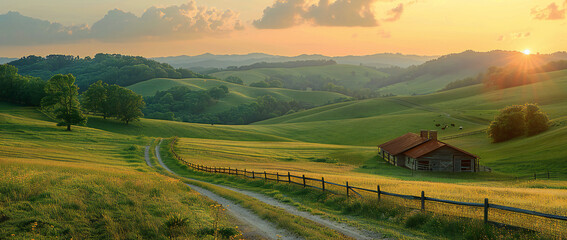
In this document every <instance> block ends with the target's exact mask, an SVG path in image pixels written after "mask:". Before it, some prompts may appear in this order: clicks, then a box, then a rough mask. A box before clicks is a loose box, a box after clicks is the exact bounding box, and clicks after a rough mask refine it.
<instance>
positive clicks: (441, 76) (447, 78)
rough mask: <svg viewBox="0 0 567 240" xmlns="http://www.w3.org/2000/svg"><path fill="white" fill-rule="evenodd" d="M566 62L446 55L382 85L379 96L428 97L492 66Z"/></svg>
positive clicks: (551, 57) (547, 57) (549, 57)
mask: <svg viewBox="0 0 567 240" xmlns="http://www.w3.org/2000/svg"><path fill="white" fill-rule="evenodd" d="M565 58H567V55H566V54H565V53H561V52H558V53H554V54H537V55H534V54H532V55H525V54H523V53H521V52H513V51H490V52H474V51H465V52H462V53H456V54H449V55H445V56H442V57H440V58H437V59H434V60H430V61H427V62H426V63H424V64H422V65H419V66H413V67H409V68H408V69H407V70H405V71H403V72H401V73H400V74H395V75H393V76H390V77H388V78H387V79H386V80H385V81H387V82H389V83H393V84H392V85H389V86H386V87H383V88H381V89H380V92H382V93H392V94H396V95H413V94H429V93H433V92H436V91H437V90H440V89H442V88H443V87H445V86H446V85H447V84H448V83H450V82H453V81H456V80H461V79H463V78H466V77H476V76H477V75H478V74H479V73H484V72H486V70H487V69H488V68H489V67H492V66H499V67H502V66H507V65H508V66H510V65H511V66H521V67H523V68H528V69H532V68H537V67H538V66H541V65H542V64H545V63H547V62H550V61H556V60H560V59H565Z"/></svg>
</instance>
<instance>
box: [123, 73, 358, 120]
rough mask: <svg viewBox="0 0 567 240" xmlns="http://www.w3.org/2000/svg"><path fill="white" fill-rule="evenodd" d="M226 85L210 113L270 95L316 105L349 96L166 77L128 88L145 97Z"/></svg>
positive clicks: (210, 80) (209, 110)
mask: <svg viewBox="0 0 567 240" xmlns="http://www.w3.org/2000/svg"><path fill="white" fill-rule="evenodd" d="M220 85H225V86H227V87H228V89H229V91H230V92H229V94H228V95H227V96H226V97H224V98H222V99H220V100H219V101H218V103H216V104H215V105H214V106H212V107H211V108H210V109H208V110H207V113H218V112H222V111H226V110H229V109H230V108H232V107H236V106H238V105H241V104H248V103H252V102H253V101H254V100H255V99H256V98H258V97H261V96H264V95H270V96H272V97H274V98H276V99H279V100H285V101H291V100H296V101H300V102H306V103H310V104H313V105H315V106H319V105H324V104H328V103H332V102H334V101H335V100H336V99H341V98H349V97H348V96H345V95H343V94H340V93H335V92H324V91H298V90H291V89H283V88H256V87H248V86H243V85H239V84H234V83H229V82H225V81H221V80H215V79H200V78H190V79H164V78H157V79H152V80H148V81H144V82H141V83H137V84H134V85H131V86H129V87H128V88H129V89H131V90H133V91H134V92H136V93H138V94H140V95H142V96H153V95H154V94H155V93H156V92H157V91H165V90H168V89H170V88H172V87H175V86H185V87H188V88H189V89H191V90H207V89H210V88H213V87H218V86H220Z"/></svg>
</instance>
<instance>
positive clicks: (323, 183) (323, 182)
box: [321, 177, 325, 192]
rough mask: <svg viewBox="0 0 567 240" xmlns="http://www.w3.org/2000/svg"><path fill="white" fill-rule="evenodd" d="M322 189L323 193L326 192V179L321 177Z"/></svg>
mask: <svg viewBox="0 0 567 240" xmlns="http://www.w3.org/2000/svg"><path fill="white" fill-rule="evenodd" d="M321 189H323V192H324V191H325V178H324V177H321Z"/></svg>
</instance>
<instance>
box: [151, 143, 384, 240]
mask: <svg viewBox="0 0 567 240" xmlns="http://www.w3.org/2000/svg"><path fill="white" fill-rule="evenodd" d="M160 146H161V141H160V142H159V144H158V145H157V146H156V158H157V159H158V162H159V164H160V165H161V166H162V167H163V168H164V169H166V170H167V171H169V172H170V173H171V174H174V175H177V174H176V173H175V172H173V171H172V170H171V169H169V168H168V167H167V165H165V164H164V163H163V161H162V159H161V156H160V155H159V147H160ZM177 176H179V175H177ZM191 180H194V181H199V180H196V179H191ZM208 184H211V183H208ZM212 185H215V186H218V187H222V188H225V189H228V190H231V191H234V192H238V193H241V194H244V195H248V196H250V197H253V198H255V199H257V200H259V201H261V202H264V203H266V204H269V205H272V206H276V207H279V208H282V209H284V210H285V211H287V212H288V213H290V214H293V215H296V216H300V217H303V218H306V219H309V220H312V221H314V222H317V223H319V224H321V225H323V226H325V227H328V228H330V229H333V230H336V231H337V232H340V233H342V234H344V235H346V236H348V237H351V238H355V239H382V236H381V234H379V233H375V232H371V231H363V230H360V229H358V228H355V227H352V226H349V225H347V224H345V223H339V222H335V221H331V220H328V219H326V218H322V217H320V216H317V215H313V214H311V213H308V212H303V211H300V210H298V209H297V208H296V207H294V206H290V205H287V204H285V203H282V202H280V201H278V200H276V199H274V198H271V197H268V196H265V195H263V194H260V193H256V192H251V191H246V190H242V189H236V188H232V187H227V186H223V185H216V184H212ZM191 187H193V186H191ZM195 190H197V189H195ZM223 205H224V204H223Z"/></svg>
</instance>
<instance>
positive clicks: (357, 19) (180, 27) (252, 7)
mask: <svg viewBox="0 0 567 240" xmlns="http://www.w3.org/2000/svg"><path fill="white" fill-rule="evenodd" d="M0 6H2V8H1V9H0V33H1V34H0V57H21V56H24V55H29V54H35V55H47V54H54V53H60V54H72V55H80V56H86V55H94V54H95V53H98V52H105V53H121V54H128V55H142V56H146V57H159V56H176V55H197V54H203V53H207V52H209V53H214V54H244V53H250V52H264V53H269V54H278V55H298V54H324V55H330V56H338V55H367V54H375V53H382V52H394V53H395V52H400V53H404V54H419V55H441V54H447V53H454V52H462V51H464V50H468V49H472V50H475V51H489V50H494V49H502V50H516V51H523V50H524V49H530V50H531V52H532V53H536V52H540V53H551V52H555V51H565V50H567V49H566V48H567V47H566V45H565V43H566V42H567V19H565V8H566V7H567V0H555V1H547V0H543V1H542V0H538V1H535V0H531V1H529V0H475V1H470V0H407V1H398V0H277V1H276V0H195V1H191V0H159V1H158V0H118V1H116V0H80V1H78V0H50V1H45V0H20V1H13V0H0Z"/></svg>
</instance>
